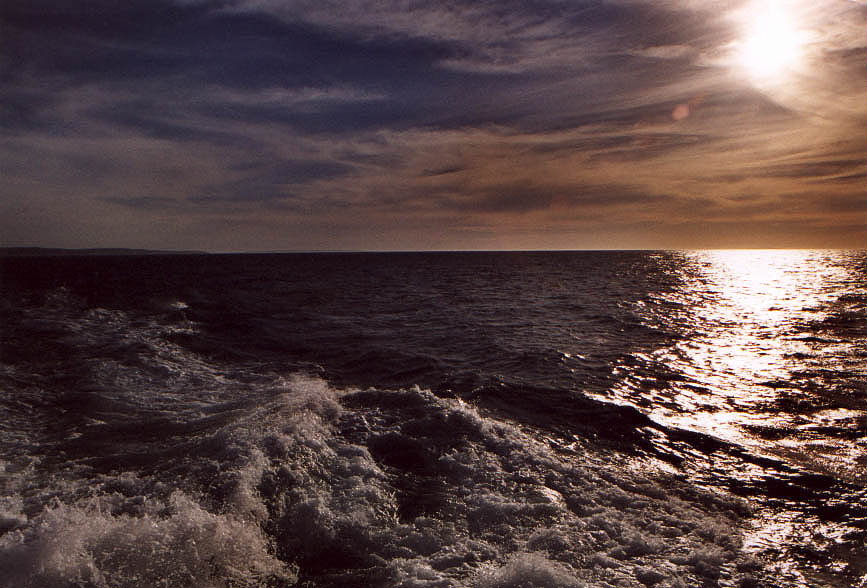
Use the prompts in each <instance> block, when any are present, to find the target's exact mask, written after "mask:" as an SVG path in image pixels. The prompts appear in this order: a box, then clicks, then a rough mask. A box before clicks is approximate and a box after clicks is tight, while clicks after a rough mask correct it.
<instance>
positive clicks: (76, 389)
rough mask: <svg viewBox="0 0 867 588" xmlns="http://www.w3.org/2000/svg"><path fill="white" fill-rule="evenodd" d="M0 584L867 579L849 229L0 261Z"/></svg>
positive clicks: (858, 313) (866, 376)
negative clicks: (631, 244) (732, 245)
mask: <svg viewBox="0 0 867 588" xmlns="http://www.w3.org/2000/svg"><path fill="white" fill-rule="evenodd" d="M0 415H2V419H0V586H9V587H27V586H40V587H41V586H45V587H49V586H50V587H62V586H70V587H71V586H76V587H83V586H98V587H103V586H106V587H107V586H201V587H206V586H226V587H229V586H232V587H242V586H244V587H246V586H269V587H281V586H284V587H285V586H299V587H305V588H312V587H355V586H358V587H362V586H365V587H380V586H381V587H404V588H410V587H412V588H445V587H463V586H473V587H482V588H494V587H497V588H509V587H512V588H517V587H519V586H520V587H546V588H548V587H555V586H556V587H573V586H586V587H614V586H617V587H636V588H640V587H644V586H658V587H672V588H673V587H687V586H688V587H693V586H732V587H743V588H749V587H759V586H766V587H780V588H782V587H791V586H796V587H808V586H810V587H813V586H815V587H832V588H842V587H848V586H859V587H864V586H867V551H865V538H867V489H865V488H867V253H865V252H858V251H813V250H811V251H667V252H538V253H537V252H527V253H518V252H515V253H403V254H398V253H395V254H385V253H380V254H365V253H354V254H350V253H347V254H336V253H335V254H274V255H178V256H140V257H122V256H111V257H75V256H72V257H62V258H61V257H33V258H5V259H0Z"/></svg>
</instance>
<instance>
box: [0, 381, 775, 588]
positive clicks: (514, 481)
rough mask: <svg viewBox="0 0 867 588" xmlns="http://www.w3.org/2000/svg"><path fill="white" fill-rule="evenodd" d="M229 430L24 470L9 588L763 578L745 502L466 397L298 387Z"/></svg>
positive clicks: (12, 508)
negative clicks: (556, 435)
mask: <svg viewBox="0 0 867 588" xmlns="http://www.w3.org/2000/svg"><path fill="white" fill-rule="evenodd" d="M224 408H225V407H224ZM232 414H233V418H232V419H231V421H228V422H226V421H225V420H223V421H220V422H218V423H211V425H210V426H207V427H206V426H204V425H201V424H200V426H199V433H198V435H185V438H184V440H182V441H181V440H178V441H177V442H176V443H174V444H172V443H169V444H168V446H167V447H166V448H165V449H164V451H163V452H162V453H161V454H160V457H159V460H151V461H149V462H147V463H135V462H130V463H124V462H123V460H122V459H119V458H118V457H119V456H116V459H113V460H112V461H111V463H110V464H106V463H105V462H101V463H94V462H93V461H89V460H87V459H84V457H83V456H81V455H79V458H78V459H77V461H76V462H75V463H70V464H68V465H67V467H66V468H62V469H57V468H54V470H53V473H52V475H53V479H52V481H51V483H49V484H45V483H44V482H41V483H40V482H39V481H38V480H37V479H38V478H39V477H40V476H39V472H38V471H37V470H38V467H36V468H31V470H30V471H29V472H19V473H18V483H19V488H18V490H19V492H18V493H17V495H18V496H24V497H26V498H25V499H23V500H19V501H18V502H15V501H14V500H10V499H7V501H6V503H5V509H6V513H5V515H4V517H3V520H4V521H7V523H6V525H7V526H8V527H11V528H9V529H8V530H7V531H6V532H5V533H4V534H3V535H2V536H0V561H2V567H3V568H4V569H7V570H10V573H9V574H7V576H6V579H4V580H3V581H2V582H3V585H6V586H10V587H11V586H75V585H81V584H82V583H84V584H87V585H94V586H132V585H142V584H150V585H165V586H211V585H223V586H229V585H231V586H259V585H270V586H274V585H278V586H279V585H284V586H291V585H294V584H295V583H296V581H298V582H302V583H303V582H305V581H309V582H312V583H313V584H314V585H316V586H429V587H434V586H438V587H444V586H467V585H476V586H485V587H490V586H502V587H507V586H521V585H533V586H554V585H557V586H572V585H574V586H578V585H581V584H582V583H591V584H592V585H604V584H603V583H605V582H607V583H609V584H611V585H618V584H622V583H624V582H629V583H632V582H634V581H636V580H637V581H639V582H645V583H646V582H648V581H650V582H651V583H652V584H659V583H660V582H664V581H667V582H668V585H672V586H677V585H696V584H698V583H702V582H705V581H707V580H708V579H719V578H722V577H725V578H741V579H745V580H748V579H749V578H752V577H753V576H752V574H754V573H755V572H756V571H757V570H759V569H760V566H759V565H758V564H757V563H756V561H755V560H754V559H753V558H752V557H751V556H749V555H748V554H745V553H743V552H742V551H741V549H740V541H741V535H740V529H741V528H742V526H743V524H744V521H745V517H746V516H747V515H748V512H749V511H748V508H747V507H746V505H745V504H744V503H742V502H740V501H739V500H737V499H730V498H725V497H722V496H720V495H717V494H714V493H711V492H703V491H699V490H697V489H696V488H694V487H692V486H690V485H689V484H687V483H685V482H683V481H679V480H677V478H676V477H675V476H672V475H668V474H665V473H664V472H662V471H661V470H660V469H659V468H658V467H652V468H649V467H648V465H649V464H647V463H640V462H638V461H635V460H634V459H627V458H625V457H623V456H618V455H615V454H613V453H611V454H605V453H597V454H593V453H587V452H585V451H584V450H579V449H577V448H569V447H566V446H563V445H558V444H557V443H555V441H554V440H553V439H545V438H540V437H539V436H536V435H534V434H532V432H529V431H525V430H522V429H521V427H519V426H517V425H513V424H509V423H507V422H504V421H502V420H499V419H496V418H492V417H489V416H484V415H482V414H480V413H479V412H478V410H476V409H475V408H473V407H472V406H470V405H468V404H466V403H464V402H462V401H460V400H457V399H444V398H439V397H437V396H435V395H434V394H432V393H431V392H429V391H426V390H422V389H419V388H413V389H405V390H393V391H387V390H377V389H369V390H338V389H335V388H333V387H331V386H329V385H328V384H327V383H325V382H324V381H322V380H319V379H314V378H310V377H305V376H297V375H296V376H293V377H291V378H288V379H277V380H274V381H273V382H271V383H270V385H268V386H261V387H258V388H257V391H256V393H255V394H254V395H252V397H248V398H246V399H245V400H244V401H243V402H242V403H240V404H238V403H235V404H234V405H233V408H232ZM142 426H146V425H145V423H142ZM157 426H159V425H157ZM191 438H192V439H191ZM43 474H44V472H43ZM28 476H31V479H30V480H28V479H27V478H28ZM9 521H11V523H10V522H9ZM642 578H643V579H642ZM528 583H529V584H528Z"/></svg>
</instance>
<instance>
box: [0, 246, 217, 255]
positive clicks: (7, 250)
mask: <svg viewBox="0 0 867 588" xmlns="http://www.w3.org/2000/svg"><path fill="white" fill-rule="evenodd" d="M207 253H208V252H207V251H157V250H152V249H122V248H95V249H58V248H51V247H0V257H57V256H71V255H206V254H207Z"/></svg>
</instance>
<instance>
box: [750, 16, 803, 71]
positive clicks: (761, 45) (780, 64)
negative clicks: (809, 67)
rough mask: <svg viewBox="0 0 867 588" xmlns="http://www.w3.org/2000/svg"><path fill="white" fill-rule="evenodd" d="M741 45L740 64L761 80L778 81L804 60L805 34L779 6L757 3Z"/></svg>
mask: <svg viewBox="0 0 867 588" xmlns="http://www.w3.org/2000/svg"><path fill="white" fill-rule="evenodd" d="M747 18H748V20H749V22H748V23H747V26H746V29H745V31H744V37H743V39H742V40H741V42H740V44H739V51H738V57H739V61H740V63H741V64H742V65H743V66H744V67H745V68H746V70H747V71H748V72H749V73H750V75H751V76H752V77H754V78H756V79H759V80H769V79H774V78H778V77H779V76H781V75H783V74H785V73H786V72H787V71H789V70H791V69H793V68H795V67H796V66H797V65H798V63H799V61H800V59H801V50H802V46H803V44H804V42H803V34H802V33H801V31H799V30H798V27H797V25H796V23H795V22H794V21H793V19H792V18H791V16H790V14H789V11H787V10H786V7H785V6H784V5H783V4H782V3H779V2H767V1H766V2H756V3H755V4H753V7H752V8H751V9H750V10H749V12H748V14H747Z"/></svg>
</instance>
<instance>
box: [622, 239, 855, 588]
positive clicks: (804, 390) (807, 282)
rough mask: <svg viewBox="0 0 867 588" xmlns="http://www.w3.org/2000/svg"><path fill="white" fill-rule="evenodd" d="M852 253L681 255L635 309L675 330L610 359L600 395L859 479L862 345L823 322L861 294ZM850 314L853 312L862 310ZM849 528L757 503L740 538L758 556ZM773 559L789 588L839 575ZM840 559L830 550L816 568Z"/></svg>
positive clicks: (840, 563)
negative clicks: (657, 344)
mask: <svg viewBox="0 0 867 588" xmlns="http://www.w3.org/2000/svg"><path fill="white" fill-rule="evenodd" d="M862 255H863V254H862ZM853 259H854V258H852V257H851V256H849V255H848V254H847V253H846V252H840V251H816V250H807V251H790V250H755V251H748V250H725V251H695V252H686V253H684V258H683V259H682V260H681V262H682V263H681V264H680V266H679V267H680V269H679V270H678V273H679V274H680V276H679V277H680V278H681V279H682V282H681V283H680V285H679V287H678V288H677V289H675V290H674V291H670V292H666V293H660V294H659V295H658V297H657V298H656V299H655V300H651V301H650V302H649V303H646V304H639V306H638V308H637V312H638V314H639V315H643V316H644V318H645V322H646V323H647V324H648V325H655V326H657V327H658V326H659V325H666V328H667V330H668V329H670V328H671V327H672V324H671V323H668V324H666V322H665V319H664V317H665V316H666V315H667V314H668V315H669V316H670V314H669V313H671V312H672V308H679V309H680V310H679V311H676V312H679V313H680V314H679V316H678V317H677V321H678V323H677V324H676V325H674V327H675V330H676V331H677V332H678V334H680V335H681V337H680V340H679V341H677V342H676V343H674V344H673V345H669V346H665V347H662V348H660V349H657V350H656V351H653V352H651V353H648V354H635V355H634V356H633V357H632V358H631V360H629V361H627V362H624V364H623V365H620V366H618V367H617V369H615V373H618V371H619V372H620V375H621V377H622V379H621V381H620V384H619V385H618V387H615V389H614V390H610V391H609V394H612V395H613V396H614V398H615V401H616V402H624V403H627V404H632V405H635V406H637V407H638V408H640V409H641V410H642V411H644V412H645V413H648V414H650V416H651V418H652V419H653V420H655V421H656V422H659V423H661V424H664V425H666V426H669V427H675V428H679V429H685V430H691V431H697V432H701V433H705V434H708V435H711V436H713V437H715V438H718V439H722V440H724V441H728V442H732V443H734V444H736V445H738V446H740V447H743V448H745V449H746V450H747V451H748V452H750V453H753V454H755V455H763V456H767V457H772V458H778V459H781V460H783V461H784V462H786V463H790V464H793V465H794V466H796V467H798V468H803V469H804V470H806V471H813V472H817V473H828V474H830V475H832V476H833V477H836V478H840V479H843V480H849V481H854V482H856V483H860V484H863V483H864V482H867V475H865V470H867V468H865V467H864V466H865V463H867V461H865V456H867V437H860V438H859V437H858V431H859V430H862V429H863V427H864V423H865V422H867V410H865V403H864V398H863V382H864V381H867V362H865V360H864V357H865V351H864V349H862V348H861V347H860V345H861V344H860V343H858V342H857V341H854V340H853V339H852V337H848V338H847V337H846V336H836V335H835V330H834V329H835V325H837V324H838V322H839V321H840V317H841V313H842V316H843V318H844V321H843V322H844V323H845V317H846V316H847V315H846V313H847V312H849V311H848V310H846V308H845V306H846V304H847V302H846V301H847V300H850V299H851V300H856V301H859V300H862V299H865V298H867V284H865V283H864V281H863V276H861V277H860V278H859V276H858V275H857V272H858V270H857V269H856V267H855V264H854V262H853ZM652 298H653V297H652ZM841 301H842V303H841ZM855 304H860V302H855ZM654 307H658V308H662V309H663V310H659V311H654V310H653V309H654ZM655 312H658V313H659V314H655ZM855 313H856V314H857V316H858V317H860V316H861V314H862V313H863V309H860V307H859V309H858V310H857V311H855ZM859 320H861V319H859ZM837 333H838V334H839V332H837ZM856 347H858V348H857V349H856ZM660 374H662V375H660ZM826 378H829V379H826ZM858 382H860V384H859V383H858ZM847 386H849V387H850V388H847ZM852 386H854V388H851V387H852ZM859 386H860V387H859ZM858 390H862V391H861V392H859V391H858ZM853 391H854V393H853ZM608 400H609V401H610V400H611V396H609V398H608ZM841 433H842V434H841ZM717 467H719V468H721V470H722V471H725V474H724V475H727V476H733V477H735V478H739V477H741V476H742V475H750V474H747V472H749V471H751V470H750V466H748V465H746V464H741V465H738V464H734V463H728V465H726V464H724V463H715V465H714V469H716V468H717ZM742 467H744V468H746V469H743V470H741V468H742ZM754 471H755V474H756V475H758V476H759V477H761V476H763V475H767V472H765V473H762V472H760V471H758V470H754ZM771 475H773V474H771ZM850 530H851V529H848V528H847V527H846V526H845V525H836V524H833V523H828V522H827V521H823V520H820V519H817V518H815V517H812V516H807V515H805V514H804V513H802V512H799V511H798V510H797V509H785V508H782V509H761V510H760V511H758V512H757V513H756V515H755V517H754V519H753V520H752V523H751V526H750V529H749V531H748V532H746V533H745V536H744V543H743V548H744V549H745V550H747V551H750V552H756V553H761V554H765V555H767V554H774V553H780V552H781V551H785V550H786V549H789V548H788V547H782V546H783V545H814V546H817V548H821V549H828V550H829V552H830V551H833V549H834V548H833V545H835V544H839V543H841V542H842V541H843V539H842V537H843V536H844V535H845V533H846V532H848V531H850ZM770 557H771V559H775V558H774V556H770ZM775 565H776V568H775V569H776V573H777V574H778V575H779V579H781V580H782V579H784V580H785V581H786V582H788V584H789V585H791V586H793V587H798V588H808V587H813V586H837V585H838V584H834V583H828V584H825V583H820V584H816V583H815V582H814V579H810V578H808V577H807V576H805V575H804V573H803V572H802V571H801V570H800V569H799V568H798V567H797V566H795V565H793V564H792V560H791V558H788V559H787V558H785V557H783V558H780V559H779V560H777V562H776V564H775ZM847 565H848V564H847V563H846V561H845V559H839V560H838V559H835V558H832V559H830V560H828V561H826V562H825V564H823V566H824V568H823V569H824V570H825V571H829V570H830V569H831V568H839V569H840V570H843V569H846V566H847ZM814 571H818V572H821V571H822V570H814ZM861 585H862V586H867V575H865V576H864V577H863V578H861Z"/></svg>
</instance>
